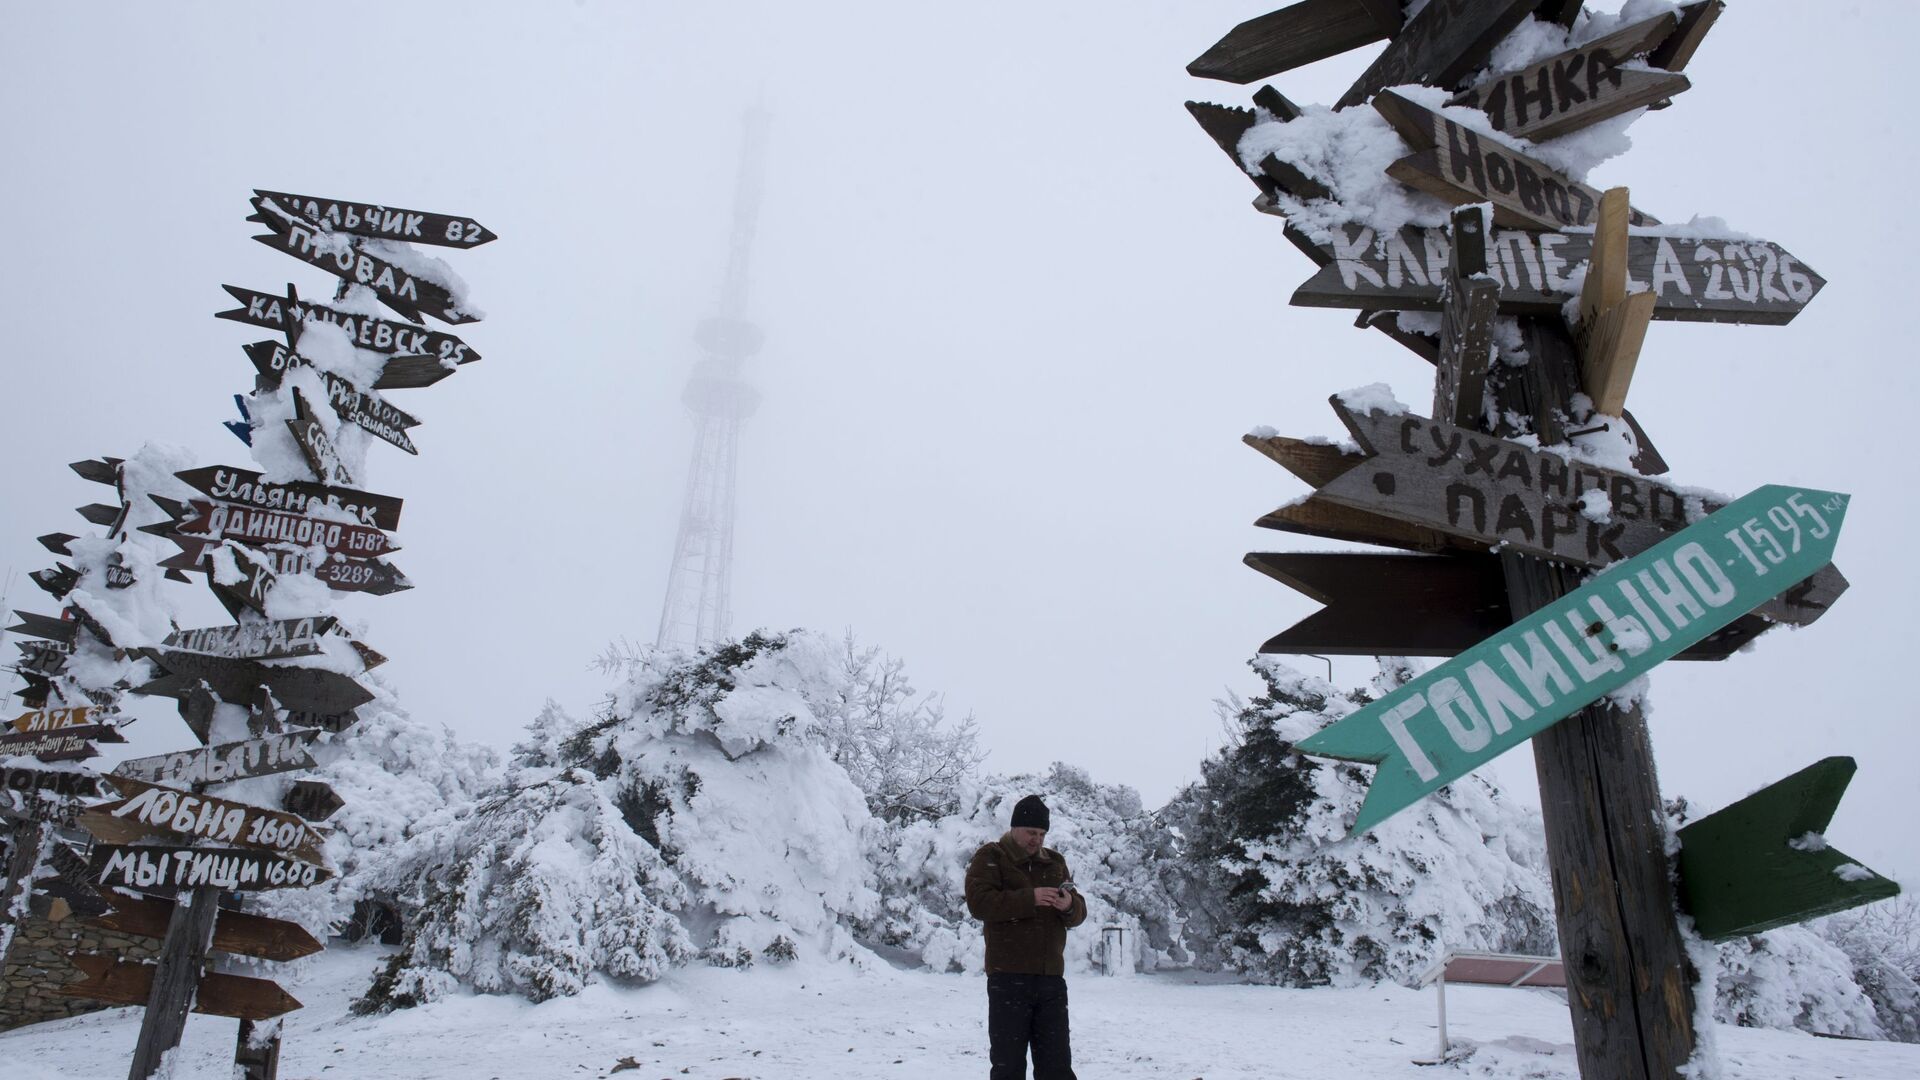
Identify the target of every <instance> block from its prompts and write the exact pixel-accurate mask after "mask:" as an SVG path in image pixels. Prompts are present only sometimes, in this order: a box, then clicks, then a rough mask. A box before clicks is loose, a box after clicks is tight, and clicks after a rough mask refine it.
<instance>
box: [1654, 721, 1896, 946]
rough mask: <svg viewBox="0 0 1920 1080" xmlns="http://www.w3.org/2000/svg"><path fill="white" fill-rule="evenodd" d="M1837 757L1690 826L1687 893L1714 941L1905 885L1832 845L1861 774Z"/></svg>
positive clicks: (1683, 890) (1685, 853)
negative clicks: (1844, 801) (1837, 820)
mask: <svg viewBox="0 0 1920 1080" xmlns="http://www.w3.org/2000/svg"><path fill="white" fill-rule="evenodd" d="M1853 770H1854V764H1853V759H1852V758H1850V757H1830V758H1827V759H1825V760H1824V761H1819V762H1816V763H1814V764H1812V765H1809V766H1807V767H1806V768H1804V769H1801V770H1800V771H1799V772H1797V773H1794V774H1793V775H1792V776H1789V777H1787V778H1786V779H1785V780H1782V781H1780V782H1779V783H1777V784H1774V785H1772V786H1770V787H1766V788H1762V789H1761V790H1759V791H1756V792H1754V793H1753V794H1751V795H1749V796H1747V797H1746V798H1744V799H1741V800H1740V801H1739V802H1737V803H1734V804H1733V805H1731V806H1728V807H1726V808H1725V809H1722V810H1718V811H1715V812H1714V813H1711V814H1708V815H1707V816H1706V817H1703V818H1701V819H1700V820H1699V821H1696V822H1694V823H1693V824H1691V825H1688V826H1687V827H1686V828H1684V829H1681V830H1680V901H1681V903H1682V904H1684V905H1686V908H1687V911H1688V913H1689V914H1691V915H1692V916H1693V924H1694V928H1695V929H1696V930H1698V931H1699V932H1700V936H1701V937H1704V938H1706V939H1707V940H1708V941H1725V940H1726V939H1728V938H1732V937H1739V936H1741V935H1742V934H1757V933H1759V932H1760V931H1762V930H1771V929H1773V928H1774V927H1776V926H1785V925H1787V924H1788V923H1797V922H1804V921H1806V920H1808V919H1811V918H1815V917H1816V916H1820V915H1831V914H1832V913H1834V912H1836V911H1844V910H1845V909H1847V908H1850V907H1854V906H1856V905H1859V904H1865V903H1868V902H1869V901H1873V900H1884V899H1886V898H1887V897H1889V896H1894V895H1897V894H1898V893H1899V892H1900V886H1898V885H1896V884H1894V883H1893V882H1891V881H1889V880H1887V879H1886V878H1884V877H1881V876H1880V875H1879V874H1876V873H1874V872H1873V871H1871V870H1869V869H1867V868H1866V867H1864V866H1861V865H1860V864H1859V863H1857V862H1854V861H1853V860H1852V859H1850V858H1848V857H1847V856H1845V855H1843V854H1841V853H1840V852H1838V851H1835V850H1834V849H1833V848H1830V847H1828V846H1827V838H1826V835H1825V834H1826V830H1827V823H1828V822H1829V821H1832V820H1833V811H1834V809H1835V808H1836V807H1838V806H1839V805H1840V796H1841V795H1842V794H1844V793H1845V792H1846V790H1847V782H1848V781H1850V780H1852V779H1853Z"/></svg>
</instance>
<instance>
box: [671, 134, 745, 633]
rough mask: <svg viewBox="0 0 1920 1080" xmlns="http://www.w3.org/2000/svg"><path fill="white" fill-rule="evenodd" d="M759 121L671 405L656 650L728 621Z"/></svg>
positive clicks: (724, 628)
mask: <svg viewBox="0 0 1920 1080" xmlns="http://www.w3.org/2000/svg"><path fill="white" fill-rule="evenodd" d="M766 134H767V116H766V114H765V113H764V112H761V111H760V110H757V109H756V110H750V111H749V112H748V113H747V114H746V117H745V132H744V136H743V139H742V147H741V154H740V171H739V176H738V178H737V180H736V183H735V187H734V202H733V235H732V240H731V243H730V245H729V247H728V251H727V269H726V277H725V278H724V280H723V281H722V283H721V287H720V312H719V314H717V315H715V316H713V317H712V318H708V319H704V320H702V321H701V322H700V324H699V326H698V327H697V328H696V329H695V331H694V343H695V344H696V345H697V346H698V347H699V349H700V359H699V360H698V361H696V362H695V364H694V368H693V373H692V375H691V376H689V377H688V379H687V387H686V390H685V391H683V392H682V394H681V400H682V401H684V402H685V403H686V406H687V409H688V411H689V412H690V413H692V415H693V458H692V461H691V463H690V464H689V465H688V468H687V487H686V494H685V497H684V499H683V500H682V503H681V508H680V534H679V537H678V538H677V539H676V540H675V541H674V545H673V566H672V569H671V570H670V572H669V574H668V577H667V596H666V602H665V603H664V604H663V605H662V606H661V610H660V633H659V636H658V637H657V638H656V639H655V644H657V645H659V646H660V647H661V648H677V649H693V648H698V647H699V646H702V645H707V644H709V643H711V642H714V641H718V640H720V639H722V638H725V637H726V636H727V633H728V630H729V628H730V626H731V624H732V621H733V511H734V480H735V476H736V474H737V472H738V463H739V456H740V428H741V426H742V425H743V424H744V423H745V422H746V420H747V418H748V417H750V416H752V415H753V412H754V409H755V408H757V407H758V406H759V403H760V395H759V392H758V391H756V390H755V389H754V388H753V387H752V386H751V385H749V384H748V383H747V382H746V380H745V379H744V377H743V371H744V368H745V367H746V363H747V361H748V360H749V359H751V358H752V357H753V356H754V354H756V353H758V352H759V351H760V344H761V341H762V334H761V331H760V328H759V327H758V326H756V325H755V324H754V323H752V322H751V321H749V320H748V319H747V291H748V284H749V281H748V271H749V269H750V266H751V256H752V252H753V237H754V231H755V228H756V226H757V225H758V222H759V217H760V189H761V181H762V174H763V170H764V165H765V160H766Z"/></svg>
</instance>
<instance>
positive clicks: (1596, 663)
mask: <svg viewBox="0 0 1920 1080" xmlns="http://www.w3.org/2000/svg"><path fill="white" fill-rule="evenodd" d="M1846 512H1847V496H1845V495H1839V494H1835V493H1833V492H1828V491H1812V490H1806V489H1801V488H1793V487H1780V486H1768V487H1763V488H1760V489H1758V490H1756V491H1754V492H1753V493H1752V494H1749V495H1747V496H1745V497H1743V498H1740V499H1737V500H1735V501H1734V502H1732V503H1731V504H1729V505H1727V506H1726V507H1725V508H1723V509H1721V510H1719V511H1718V512H1716V513H1714V514H1711V515H1709V516H1708V517H1706V518H1705V519H1703V520H1701V521H1700V522H1698V523H1697V524H1695V525H1693V526H1691V527H1689V528H1687V529H1685V530H1683V531H1681V532H1679V533H1676V534H1675V535H1673V536H1672V537H1670V538H1668V539H1667V540H1665V541H1663V542H1661V543H1660V544H1657V545H1655V546H1654V547H1652V548H1649V549H1647V550H1646V551H1644V552H1642V553H1640V554H1639V555H1636V556H1634V557H1633V558H1631V559H1627V560H1624V561H1622V562H1617V563H1615V564H1613V565H1612V566H1611V567H1610V568H1608V570H1607V571H1605V572H1604V573H1602V574H1600V575H1599V576H1597V577H1595V578H1594V579H1593V580H1591V581H1589V582H1588V583H1587V584H1586V585H1584V586H1582V587H1581V588H1579V589H1578V590H1576V591H1574V592H1572V593H1569V594H1567V595H1566V596H1564V597H1562V598H1560V599H1559V600H1556V601H1554V602H1553V603H1551V604H1548V605H1547V606H1545V607H1542V608H1540V609H1539V610H1538V611H1536V612H1534V613H1533V614H1532V615H1529V616H1528V617H1526V618H1525V619H1522V620H1519V621H1518V622H1515V623H1514V624H1513V626H1512V627H1511V628H1509V629H1508V630H1506V631H1505V632H1503V633H1500V634H1496V635H1495V636H1493V637H1490V638H1488V639H1487V640H1485V641H1483V642H1481V643H1480V644H1478V645H1476V646H1474V647H1473V648H1471V649H1468V650H1467V651H1466V652H1463V653H1461V654H1460V655H1459V656H1457V657H1455V658H1454V659H1452V660H1450V661H1448V662H1447V663H1445V664H1442V665H1440V666H1439V667H1436V668H1434V669H1433V670H1432V671H1429V672H1428V673H1427V674H1425V675H1423V676H1421V677H1420V678H1418V679H1415V680H1414V681H1412V682H1410V683H1408V684H1406V685H1405V686H1402V687H1400V688H1399V689H1398V690H1395V691H1394V692H1393V693H1391V694H1388V695H1387V696H1386V697H1383V698H1381V699H1380V700H1379V701H1377V702H1374V703H1373V704H1371V705H1369V706H1367V707H1366V708H1364V709H1361V710H1359V711H1358V712H1355V713H1354V714H1352V715H1351V716H1347V717H1344V718H1342V719H1341V720H1339V721H1337V722H1336V723H1334V724H1332V725H1330V726H1328V727H1326V728H1324V729H1322V730H1321V731H1319V732H1317V733H1315V734H1314V735H1313V736H1311V737H1309V738H1307V739H1304V740H1302V741H1301V742H1300V743H1299V744H1298V748H1299V750H1300V751H1301V752H1302V753H1306V754H1314V755H1317V756H1320V757H1332V758H1342V759H1345V760H1349V761H1363V762H1373V763H1377V764H1378V765H1379V766H1380V767H1379V769H1378V771H1376V772H1375V773H1374V777H1373V784H1372V786H1371V787H1370V788H1369V789H1368V791H1367V799H1366V802H1365V803H1364V804H1363V805H1362V806H1361V808H1360V814H1359V817H1358V818H1357V819H1356V820H1355V821H1354V825H1353V831H1354V832H1355V833H1356V834H1357V833H1360V832H1363V831H1365V830H1366V829H1369V828H1371V827H1372V826H1374V825H1375V824H1378V823H1379V822H1381V821H1383V820H1385V819H1386V818H1388V817H1390V816H1392V815H1393V814H1395V813H1397V812H1398V811H1400V810H1402V809H1404V808H1406V807H1407V806H1409V805H1411V804H1412V803H1413V802H1414V801H1416V800H1418V799H1419V798H1420V797H1421V796H1424V795H1426V794H1428V793H1430V792H1432V791H1434V790H1436V789H1438V788H1440V787H1442V786H1444V785H1446V784H1448V783H1451V782H1452V781H1454V780H1457V779H1459V778H1460V777H1462V776H1464V775H1466V774H1467V773H1468V772H1471V771H1472V770H1473V769H1475V768H1477V767H1478V766H1480V765H1481V764H1483V763H1485V762H1488V761H1491V760H1493V759H1494V758H1495V757H1498V756H1499V755H1500V754H1502V753H1504V752H1505V751H1506V750H1508V749H1510V748H1512V747H1513V746H1516V745H1518V744H1519V743H1521V742H1524V741H1526V740H1527V739H1529V738H1531V737H1532V736H1534V735H1535V734H1537V733H1539V732H1541V731H1544V730H1545V729H1547V728H1548V727H1550V726H1552V725H1553V724H1555V723H1556V722H1558V721H1560V720H1561V719H1564V718H1565V717H1567V716H1569V715H1571V714H1572V713H1573V712H1575V711H1576V710H1578V709H1580V708H1583V707H1584V706H1587V705H1590V704H1592V703H1593V702H1595V701H1598V700H1600V699H1601V698H1602V697H1604V696H1606V695H1607V694H1610V693H1612V692H1614V691H1615V690H1618V689H1620V688H1621V687H1622V686H1624V685H1626V684H1627V683H1628V682H1631V681H1632V680H1634V679H1636V678H1638V677H1639V676H1641V675H1642V674H1645V673H1646V672H1647V671H1649V670H1651V669H1652V668H1653V667H1654V666H1655V665H1657V664H1659V663H1660V662H1661V661H1663V660H1667V659H1669V658H1671V657H1672V656H1673V655H1674V654H1675V653H1678V652H1679V651H1681V650H1682V649H1685V648H1686V647H1688V646H1689V645H1692V644H1693V643H1694V642H1696V641H1699V640H1700V639H1701V638H1703V637H1705V636H1706V635H1708V634H1710V633H1712V632H1713V631H1715V630H1718V629H1719V628H1720V627H1722V626H1725V625H1726V624H1727V623H1729V622H1732V621H1733V620H1734V619H1736V618H1738V617H1740V616H1741V615H1744V614H1746V613H1747V612H1749V611H1751V610H1753V609H1754V608H1755V607H1757V606H1758V605H1759V604H1761V603H1762V602H1764V601H1766V600H1767V599H1769V598H1771V597H1773V596H1774V595H1776V594H1778V593H1779V592H1781V591H1782V590H1784V589H1787V588H1789V587H1790V586H1792V585H1794V584H1796V583H1798V582H1800V581H1802V580H1804V579H1805V578H1806V577H1807V576H1808V575H1810V574H1812V573H1813V572H1814V571H1816V570H1818V569H1820V568H1821V567H1822V566H1825V565H1826V564H1827V563H1828V562H1829V561H1831V559H1832V557H1833V549H1834V544H1835V541H1836V540H1837V539H1838V537H1839V533H1840V523H1841V521H1842V520H1843V519H1844V518H1845V516H1846Z"/></svg>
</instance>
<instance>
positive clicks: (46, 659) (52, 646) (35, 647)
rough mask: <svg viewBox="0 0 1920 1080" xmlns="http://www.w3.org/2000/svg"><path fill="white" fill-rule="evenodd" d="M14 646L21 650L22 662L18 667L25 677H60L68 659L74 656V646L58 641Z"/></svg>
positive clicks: (20, 642) (18, 643)
mask: <svg viewBox="0 0 1920 1080" xmlns="http://www.w3.org/2000/svg"><path fill="white" fill-rule="evenodd" d="M13 644H14V647H15V648H17V649H19V650H20V660H19V662H18V664H17V665H16V666H17V667H18V668H19V669H20V672H21V673H22V674H24V675H39V676H41V677H43V678H45V677H48V676H53V675H58V674H59V673H60V669H62V668H64V667H66V666H67V658H68V657H70V656H72V655H73V646H71V645H65V644H62V643H60V642H58V641H16V642H14V643H13Z"/></svg>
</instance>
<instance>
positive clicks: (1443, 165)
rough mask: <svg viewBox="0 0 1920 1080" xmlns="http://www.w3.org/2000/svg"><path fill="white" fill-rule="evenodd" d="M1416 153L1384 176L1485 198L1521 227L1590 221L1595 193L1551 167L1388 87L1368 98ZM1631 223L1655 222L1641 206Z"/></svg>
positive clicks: (1466, 199)
mask: <svg viewBox="0 0 1920 1080" xmlns="http://www.w3.org/2000/svg"><path fill="white" fill-rule="evenodd" d="M1373 107H1374V110H1375V111H1376V112H1378V113H1379V114H1380V115H1381V116H1384V117H1386V119H1387V122H1388V123H1390V124H1392V125H1393V127H1394V130H1396V131H1398V132H1399V133H1400V137H1401V138H1403V139H1406V140H1407V143H1408V145H1410V146H1412V147H1413V149H1414V151H1415V152H1414V153H1413V154H1412V155H1411V156H1409V157H1404V158H1401V159H1400V160H1399V161H1396V162H1394V163H1393V164H1392V165H1390V166H1388V167H1387V175H1388V176H1391V177H1393V178H1394V179H1395V180H1398V181H1400V182H1401V183H1403V184H1406V185H1408V186H1410V187H1415V188H1419V189H1420V190H1422V191H1425V192H1428V193H1429V194H1432V195H1437V196H1439V197H1440V198H1442V199H1445V200H1446V201H1448V202H1451V203H1462V204H1463V203H1476V202H1490V203H1492V204H1493V219H1494V221H1496V222H1498V223H1499V224H1501V225H1507V226H1513V227H1518V228H1541V229H1569V228H1581V227H1586V226H1590V225H1592V224H1593V223H1594V219H1595V218H1596V216H1597V215H1598V213H1599V209H1600V192H1599V191H1598V190H1596V189H1594V188H1591V187H1588V186H1587V185H1585V184H1583V183H1580V182H1579V181H1578V180H1574V179H1571V178H1569V177H1567V176H1565V175H1563V174H1561V173H1560V172H1559V171H1558V170H1556V169H1554V168H1553V167H1552V166H1550V165H1548V164H1546V163H1545V162H1543V161H1540V160H1539V159H1537V158H1534V157H1532V156H1530V155H1528V154H1523V153H1521V152H1520V151H1518V150H1515V149H1514V148H1512V147H1510V146H1507V145H1505V144H1502V143H1499V142H1495V141H1494V140H1493V139H1492V138H1491V137H1490V136H1483V135H1481V134H1480V133H1479V132H1477V131H1474V130H1472V129H1471V128H1467V127H1462V126H1461V125H1459V124H1456V123H1454V122H1453V121H1452V120H1449V119H1447V118H1446V117H1445V116H1443V115H1441V114H1440V113H1437V112H1435V111H1433V110H1432V109H1429V108H1427V107H1426V106H1424V105H1421V104H1420V103H1418V102H1416V101H1414V100H1412V99H1411V98H1406V97H1402V96H1401V95H1399V94H1396V93H1394V92H1393V91H1391V90H1389V91H1386V92H1384V93H1382V94H1381V95H1380V96H1379V97H1376V98H1374V99H1373ZM1628 221H1629V223H1630V224H1634V225H1657V224H1659V220H1658V219H1657V218H1654V217H1652V216H1651V215H1648V214H1646V213H1643V212H1641V211H1639V210H1634V211H1632V212H1631V213H1630V214H1629V216H1628Z"/></svg>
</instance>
